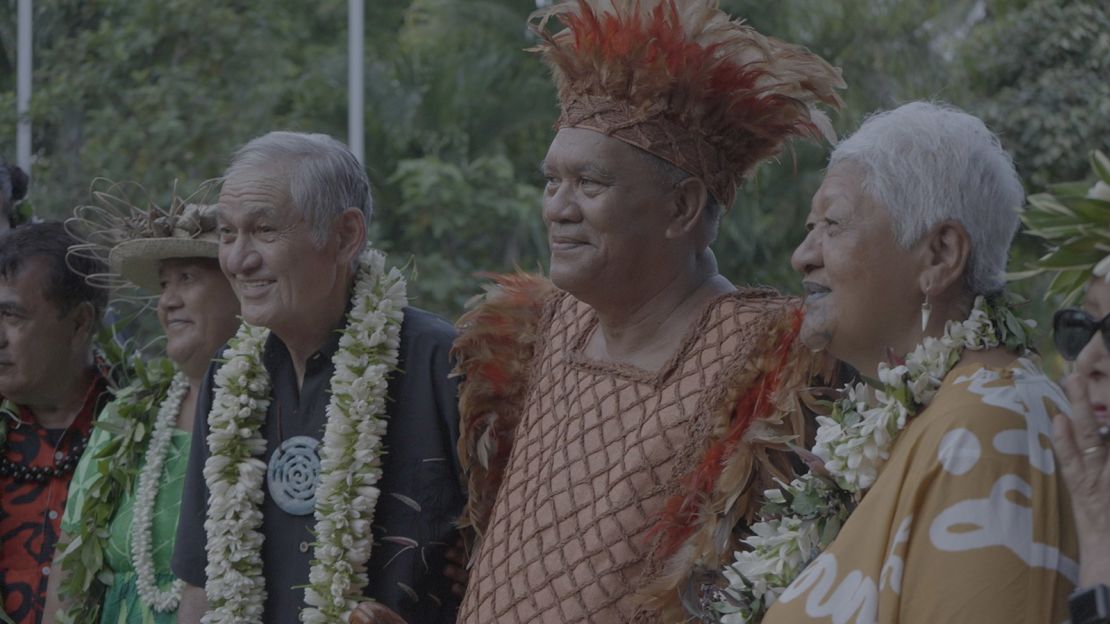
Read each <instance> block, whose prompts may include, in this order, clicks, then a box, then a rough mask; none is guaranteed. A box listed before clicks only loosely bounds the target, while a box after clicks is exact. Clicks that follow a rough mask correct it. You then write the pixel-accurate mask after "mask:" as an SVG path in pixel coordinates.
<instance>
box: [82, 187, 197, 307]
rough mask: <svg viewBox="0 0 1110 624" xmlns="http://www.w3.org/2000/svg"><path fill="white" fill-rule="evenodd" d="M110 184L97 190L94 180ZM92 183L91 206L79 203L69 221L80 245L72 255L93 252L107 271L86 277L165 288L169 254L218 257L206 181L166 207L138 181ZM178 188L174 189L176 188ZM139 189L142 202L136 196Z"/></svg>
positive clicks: (117, 284) (154, 290)
mask: <svg viewBox="0 0 1110 624" xmlns="http://www.w3.org/2000/svg"><path fill="white" fill-rule="evenodd" d="M97 183H100V184H101V185H103V184H104V183H106V184H107V188H106V189H104V190H96V184H97ZM97 183H94V190H93V193H92V196H93V203H92V204H91V205H85V206H78V207H77V208H76V209H75V210H74V217H73V218H72V219H69V220H68V221H66V226H67V228H68V229H69V231H70V233H71V234H73V235H74V236H75V237H76V238H77V239H78V240H81V241H83V242H82V243H81V244H79V245H75V246H73V247H71V248H70V253H71V254H76V255H91V256H95V257H97V258H99V259H101V260H104V261H106V262H107V266H108V273H106V274H104V275H89V276H86V279H88V280H90V281H92V282H97V283H99V284H101V285H105V286H110V287H117V288H118V287H127V286H137V287H139V288H142V289H143V290H146V291H148V292H150V293H158V292H159V291H160V290H161V286H160V280H159V277H158V269H159V263H160V262H161V261H163V260H169V259H171V258H216V257H217V256H218V253H219V235H218V233H217V232H216V206H215V205H212V204H207V203H205V202H204V198H205V197H206V196H207V195H208V194H209V192H210V191H211V190H212V189H213V188H214V186H215V184H214V182H212V181H209V182H205V183H204V184H202V185H201V187H200V188H199V189H198V190H197V191H196V192H194V193H193V194H192V195H190V196H189V197H188V198H184V199H183V198H180V197H177V196H176V194H175V197H174V199H173V201H172V202H171V204H170V207H169V208H167V209H164V208H160V207H158V206H157V205H155V204H154V203H153V202H152V201H150V199H149V195H147V194H146V191H145V190H143V189H142V187H140V186H138V185H135V184H127V183H112V182H107V181H104V180H98V181H97ZM175 190H176V189H175ZM136 193H140V194H142V195H144V196H145V197H144V199H143V201H138V202H136V201H134V200H132V197H134V196H135V195H136Z"/></svg>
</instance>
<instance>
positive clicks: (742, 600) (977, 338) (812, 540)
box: [707, 297, 1035, 624]
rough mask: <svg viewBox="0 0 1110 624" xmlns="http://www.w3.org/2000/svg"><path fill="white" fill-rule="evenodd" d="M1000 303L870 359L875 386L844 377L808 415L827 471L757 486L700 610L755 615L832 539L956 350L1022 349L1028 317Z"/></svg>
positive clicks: (736, 622) (741, 620)
mask: <svg viewBox="0 0 1110 624" xmlns="http://www.w3.org/2000/svg"><path fill="white" fill-rule="evenodd" d="M1008 303H1009V302H1008V301H1005V300H1004V301H1001V302H999V303H998V304H995V305H992V304H991V303H989V302H988V301H987V300H986V299H985V298H984V297H977V298H976V299H975V304H974V306H973V309H972V311H971V315H970V316H969V317H968V319H967V320H965V321H963V322H962V323H960V322H956V321H949V322H948V323H947V324H946V326H945V329H944V334H943V335H942V336H941V337H939V338H934V337H931V336H927V337H925V339H924V340H923V341H922V343H921V344H920V345H918V346H917V347H916V348H915V349H914V350H913V352H912V353H910V354H909V356H907V357H906V360H905V362H904V363H902V364H897V365H889V364H887V363H885V362H884V363H880V364H879V382H880V383H881V385H882V388H881V389H875V388H872V387H870V386H869V385H868V384H866V383H857V384H847V385H845V386H844V388H843V389H842V391H841V398H840V399H838V400H836V401H835V402H834V403H833V404H832V410H831V412H830V414H829V415H828V416H818V417H817V423H818V429H817V438H816V442H815V444H814V446H813V454H814V455H816V456H817V457H818V458H819V459H820V460H822V461H823V462H824V472H826V473H827V476H823V475H822V474H818V471H811V472H809V473H808V474H805V475H802V476H801V477H798V478H797V479H794V480H793V481H792V482H791V483H789V484H783V485H782V487H781V488H778V489H774V490H767V491H766V492H764V497H765V501H764V503H763V505H762V506H761V507H760V511H759V519H760V521H759V522H756V523H755V524H753V525H752V527H751V529H752V533H753V535H752V536H751V537H749V538H747V539H746V540H744V543H745V544H747V545H748V546H749V548H750V549H749V550H745V551H737V552H736V553H735V554H734V557H735V560H734V561H733V562H732V563H730V564H728V565H726V566H725V567H724V569H723V570H722V571H721V573H722V575H723V576H724V578H725V579H726V580H727V581H728V586H727V587H723V588H714V590H713V591H712V592H711V594H710V597H709V600H708V605H707V606H708V611H709V613H710V615H711V617H712V618H713V620H714V621H717V622H720V623H721V624H748V623H751V622H758V621H760V620H761V619H762V617H763V614H764V613H765V612H766V610H767V609H768V608H770V606H771V605H773V604H774V603H775V600H777V599H778V597H779V595H781V594H782V592H783V591H784V590H785V589H786V587H787V586H788V585H790V583H791V582H793V580H794V579H795V578H796V577H797V576H798V574H799V573H801V571H802V570H804V569H805V567H806V566H807V565H809V563H810V562H812V561H813V560H814V559H815V558H816V557H817V556H818V555H819V554H820V553H821V552H822V551H823V550H824V549H825V548H826V547H828V545H829V544H830V543H832V541H833V539H835V538H836V535H837V533H839V531H840V528H841V526H842V525H843V523H844V521H845V520H847V518H848V515H849V514H851V512H852V509H854V507H855V504H856V503H857V502H858V501H859V499H860V498H861V497H862V495H863V493H864V492H865V491H866V490H867V489H868V488H870V487H871V486H872V485H873V484H874V483H875V479H876V478H877V476H878V473H879V470H880V468H882V466H883V464H884V463H885V462H886V460H887V459H888V458H889V457H890V449H891V447H893V445H894V441H895V440H896V439H897V437H898V435H899V434H900V433H901V431H902V430H903V429H904V428H905V427H906V423H907V422H908V420H909V419H910V418H912V417H913V416H916V415H917V414H918V413H919V412H920V411H921V410H923V409H924V408H925V406H926V405H928V404H929V402H930V401H931V400H932V399H933V397H934V396H935V395H936V393H937V390H938V389H939V388H940V386H941V383H942V382H943V381H944V378H945V376H946V375H947V374H948V373H949V371H951V370H952V368H953V367H954V366H955V365H956V363H957V362H959V360H960V356H961V354H962V353H963V351H964V350H965V349H971V350H981V349H990V348H993V347H997V346H999V345H1000V344H1005V345H1006V346H1007V347H1008V348H1010V349H1011V350H1015V351H1023V350H1025V349H1026V348H1028V344H1029V339H1028V336H1027V333H1026V331H1027V328H1032V327H1035V323H1034V322H1033V321H1022V320H1020V319H1018V318H1017V317H1016V316H1014V314H1013V312H1012V310H1011V308H1010V307H1009V305H1008Z"/></svg>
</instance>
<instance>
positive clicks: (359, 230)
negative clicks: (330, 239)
mask: <svg viewBox="0 0 1110 624" xmlns="http://www.w3.org/2000/svg"><path fill="white" fill-rule="evenodd" d="M334 227H335V235H336V240H337V241H338V243H339V250H338V252H339V258H340V260H343V261H344V262H347V263H348V264H350V263H353V262H354V261H355V259H356V258H357V256H358V252H359V250H360V249H362V245H363V243H365V242H366V217H365V216H364V215H363V214H362V211H361V210H359V209H358V208H348V209H346V210H344V211H343V213H342V214H340V215H339V216H338V217H336V219H335V225H334Z"/></svg>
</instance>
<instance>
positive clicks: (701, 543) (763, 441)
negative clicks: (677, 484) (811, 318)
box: [639, 299, 833, 622]
mask: <svg viewBox="0 0 1110 624" xmlns="http://www.w3.org/2000/svg"><path fill="white" fill-rule="evenodd" d="M778 302H779V305H780V306H781V307H778V306H775V304H774V303H771V302H768V303H769V305H768V309H767V311H766V315H767V317H770V321H769V326H768V328H767V331H766V332H763V333H761V334H760V335H761V336H762V340H760V341H759V344H752V345H747V349H746V350H747V351H748V353H750V357H749V358H745V359H747V361H748V364H747V365H746V366H745V367H744V368H743V369H742V370H740V371H737V373H736V374H734V375H733V377H732V379H731V380H729V381H728V384H729V387H730V392H728V393H726V394H725V396H724V397H723V399H722V400H721V402H720V404H719V405H718V406H717V407H716V408H715V411H714V413H715V416H714V418H717V419H718V421H717V426H716V428H715V430H714V434H713V437H712V439H711V441H710V442H709V444H708V446H707V447H706V449H705V453H704V454H703V455H702V457H701V460H700V461H699V462H698V464H697V466H696V467H695V468H694V469H693V470H691V472H690V473H688V474H687V475H685V476H684V477H683V485H684V489H683V491H682V493H681V494H678V495H675V496H673V497H672V498H671V499H669V500H668V501H667V502H666V503H665V506H664V509H663V511H662V512H661V514H660V517H659V521H658V522H657V523H656V524H655V526H654V527H653V528H652V532H651V535H652V536H653V538H654V540H653V544H654V547H655V548H654V552H653V560H654V561H655V562H656V566H657V569H658V572H657V574H656V575H655V576H654V577H653V580H652V582H651V583H650V585H649V586H647V587H644V588H641V590H640V591H639V596H640V600H641V602H642V605H643V606H642V608H643V609H644V610H645V611H650V612H654V613H657V614H659V615H660V616H661V621H665V622H671V621H675V622H679V621H685V620H686V619H687V618H688V617H689V612H688V611H687V609H686V608H685V607H684V605H683V601H684V600H693V599H696V596H697V593H698V590H699V588H698V587H696V584H697V583H698V581H697V577H698V573H699V570H702V569H710V570H714V571H715V570H717V569H719V568H720V566H721V565H722V564H723V562H724V561H726V560H728V559H730V558H731V556H732V553H733V552H734V551H735V550H736V548H737V547H738V545H739V538H741V537H744V536H745V535H746V533H747V526H748V524H749V523H750V522H752V521H754V520H755V514H756V512H757V511H758V508H759V505H760V504H761V503H762V497H763V491H764V490H766V489H769V488H770V487H773V485H774V483H775V480H776V479H777V480H784V481H789V480H791V479H793V478H794V476H795V475H796V471H797V464H796V462H795V461H794V457H793V453H792V452H791V451H790V449H789V447H788V446H787V445H788V444H789V443H792V442H794V443H802V444H804V443H805V442H806V437H807V435H809V434H810V433H811V425H810V424H809V423H808V422H807V419H806V418H805V416H804V413H803V411H802V409H801V406H800V404H799V401H798V400H797V393H798V392H799V391H800V390H803V389H805V388H807V387H809V386H811V385H812V384H813V381H814V380H815V378H818V377H823V378H826V379H828V378H830V377H831V375H832V370H831V369H832V366H831V365H832V364H833V362H832V360H831V359H830V358H828V357H827V356H825V355H822V354H814V353H812V352H811V351H809V349H808V348H806V347H805V346H804V345H802V344H801V342H800V341H799V340H797V337H798V334H799V331H800V328H801V322H802V312H801V310H800V309H799V308H797V306H796V303H797V302H796V300H783V299H779V300H778ZM784 304H785V305H784ZM776 307H778V309H775V308H776Z"/></svg>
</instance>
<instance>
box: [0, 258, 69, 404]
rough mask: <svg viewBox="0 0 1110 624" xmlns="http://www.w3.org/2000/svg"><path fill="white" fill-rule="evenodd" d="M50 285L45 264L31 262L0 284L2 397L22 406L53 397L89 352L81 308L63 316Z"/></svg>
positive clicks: (29, 260) (31, 260) (35, 261)
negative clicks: (48, 289) (62, 380)
mask: <svg viewBox="0 0 1110 624" xmlns="http://www.w3.org/2000/svg"><path fill="white" fill-rule="evenodd" d="M49 283H50V277H49V269H48V267H47V264H46V262H45V261H44V260H43V259H41V258H30V259H28V260H27V261H26V262H24V264H23V266H22V267H21V268H20V269H19V270H18V271H17V272H16V273H15V274H14V275H9V276H7V277H6V278H0V396H4V397H6V398H8V399H11V400H12V401H15V402H16V403H18V404H34V403H40V402H43V401H45V400H46V399H47V398H48V397H50V396H52V395H53V394H55V393H56V392H57V389H58V387H59V384H58V380H57V377H56V376H57V375H59V374H64V373H65V372H66V371H70V370H73V368H74V363H75V362H78V363H79V362H80V361H81V360H83V359H84V358H85V357H86V354H87V352H88V339H89V335H88V334H89V328H88V327H82V326H81V324H80V323H79V322H78V317H79V315H80V314H81V306H77V307H75V308H73V309H72V310H69V311H68V312H66V313H65V314H62V313H61V309H60V308H59V306H58V304H57V303H55V302H54V301H52V300H50V299H48V298H47V296H46V291H45V287H44V285H45V284H49ZM82 305H86V306H87V304H82ZM86 315H87V312H86ZM86 325H87V324H86Z"/></svg>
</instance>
